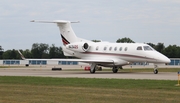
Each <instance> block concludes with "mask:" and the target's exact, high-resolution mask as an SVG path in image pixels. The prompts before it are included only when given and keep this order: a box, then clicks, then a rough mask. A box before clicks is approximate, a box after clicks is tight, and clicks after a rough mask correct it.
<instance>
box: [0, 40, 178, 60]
mask: <svg viewBox="0 0 180 103" xmlns="http://www.w3.org/2000/svg"><path fill="white" fill-rule="evenodd" d="M92 41H94V42H101V41H99V40H92ZM116 42H117V43H135V42H134V41H133V40H131V39H130V38H126V37H125V38H121V39H118V40H117V41H116ZM147 44H148V45H150V46H151V47H153V48H154V49H155V50H157V51H158V52H160V53H162V54H164V55H166V56H167V57H169V58H180V46H177V45H169V46H167V47H165V46H164V43H158V44H153V43H147ZM20 51H21V53H22V54H23V55H24V56H25V57H26V58H35V59H50V58H73V57H66V56H64V54H63V51H62V48H61V47H56V46H55V45H54V44H52V45H51V46H49V45H48V44H46V43H34V44H32V48H31V49H26V50H20ZM0 59H21V57H20V55H19V53H18V51H17V50H15V49H12V50H6V51H4V50H3V48H2V46H0Z"/></svg>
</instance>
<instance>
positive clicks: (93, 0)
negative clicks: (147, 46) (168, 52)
mask: <svg viewBox="0 0 180 103" xmlns="http://www.w3.org/2000/svg"><path fill="white" fill-rule="evenodd" d="M31 20H68V21H80V23H75V24H72V28H73V30H74V32H75V33H76V35H77V36H78V37H80V38H84V39H88V40H95V39H96V40H102V41H109V42H116V40H117V39H119V38H124V37H128V38H130V39H132V40H133V41H135V42H138V43H154V44H157V43H164V45H165V46H168V45H178V46H180V0H0V46H2V48H3V49H4V50H9V49H10V50H11V49H23V50H25V49H31V47H32V44H33V43H46V44H49V45H50V46H51V45H52V44H55V46H58V47H59V46H62V41H61V38H60V31H59V28H58V27H57V25H56V24H49V23H47V24H46V23H33V22H30V21H31Z"/></svg>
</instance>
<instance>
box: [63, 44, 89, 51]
mask: <svg viewBox="0 0 180 103" xmlns="http://www.w3.org/2000/svg"><path fill="white" fill-rule="evenodd" d="M66 48H67V49H69V50H72V51H77V52H87V51H88V50H89V49H90V45H89V44H88V43H85V42H76V43H71V44H68V45H66Z"/></svg>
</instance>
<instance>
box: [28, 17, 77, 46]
mask: <svg viewBox="0 0 180 103" xmlns="http://www.w3.org/2000/svg"><path fill="white" fill-rule="evenodd" d="M31 22H42V23H56V24H57V26H58V27H59V29H60V33H61V34H60V35H61V38H62V42H63V44H64V45H67V44H70V43H74V42H78V38H77V36H76V35H75V33H74V31H73V29H72V27H71V23H79V21H78V22H70V21H65V20H55V21H35V20H32V21H31Z"/></svg>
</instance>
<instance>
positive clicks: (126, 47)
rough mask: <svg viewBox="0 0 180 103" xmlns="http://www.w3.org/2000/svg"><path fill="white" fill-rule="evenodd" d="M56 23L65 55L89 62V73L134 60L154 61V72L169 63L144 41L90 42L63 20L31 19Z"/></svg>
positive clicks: (120, 66) (117, 67)
mask: <svg viewBox="0 0 180 103" xmlns="http://www.w3.org/2000/svg"><path fill="white" fill-rule="evenodd" d="M31 22H42V23H56V24H57V26H58V27H59V29H60V33H61V34H60V35H61V38H62V42H63V47H62V48H63V52H64V55H65V56H75V57H77V58H80V59H78V60H77V61H79V62H85V63H90V64H91V67H90V73H95V71H96V68H97V66H104V67H112V71H113V73H117V72H118V69H119V68H121V69H122V66H124V65H128V64H131V63H134V62H147V63H154V64H155V65H154V74H157V73H158V70H157V65H156V64H159V63H170V59H169V58H167V57H166V56H164V55H163V54H161V53H159V52H157V51H156V50H154V49H153V48H152V47H151V46H149V45H147V44H144V43H109V42H96V43H95V42H92V41H90V40H85V39H82V38H79V37H77V36H76V35H75V33H74V31H73V29H72V28H71V23H78V22H70V21H64V20H55V21H35V20H33V21H31Z"/></svg>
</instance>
